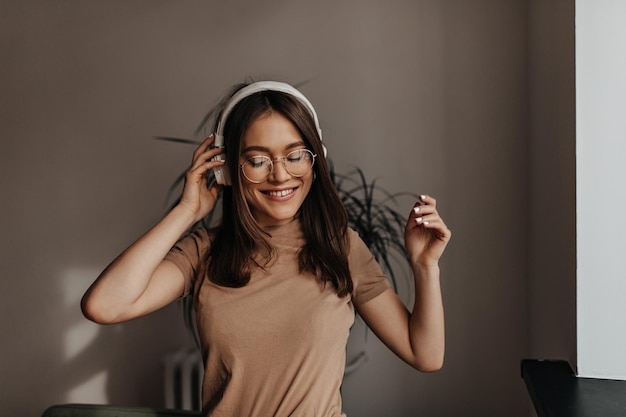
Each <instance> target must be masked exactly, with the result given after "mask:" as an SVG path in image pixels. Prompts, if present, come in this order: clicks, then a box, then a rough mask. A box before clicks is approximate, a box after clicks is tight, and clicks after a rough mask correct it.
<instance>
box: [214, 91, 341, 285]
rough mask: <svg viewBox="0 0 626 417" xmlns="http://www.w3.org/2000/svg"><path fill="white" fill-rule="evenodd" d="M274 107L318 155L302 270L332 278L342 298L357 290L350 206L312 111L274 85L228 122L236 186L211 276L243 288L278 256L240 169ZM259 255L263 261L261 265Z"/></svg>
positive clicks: (304, 216) (225, 202)
mask: <svg viewBox="0 0 626 417" xmlns="http://www.w3.org/2000/svg"><path fill="white" fill-rule="evenodd" d="M243 86H244V85H239V86H237V89H239V88H242V87H243ZM237 89H236V90H235V91H233V92H232V94H234V93H235V92H236V91H237ZM272 112H276V113H279V114H281V115H282V116H284V117H286V118H287V119H288V120H289V121H290V122H291V123H293V125H294V126H295V128H296V129H297V130H298V132H299V133H300V136H301V137H302V139H303V140H304V142H305V144H306V146H307V148H308V149H310V150H311V151H312V152H313V153H314V154H317V158H316V162H315V164H314V165H313V172H314V176H315V177H314V178H315V180H314V181H313V182H312V185H311V189H310V191H309V193H308V195H307V196H306V198H305V200H304V202H303V204H302V206H301V207H300V212H299V217H300V221H301V224H302V229H303V233H304V237H305V241H306V243H305V245H304V247H303V248H302V249H301V250H300V252H299V254H298V259H299V268H300V271H301V272H304V271H307V272H311V273H313V274H314V275H316V276H317V277H318V279H320V280H321V281H322V282H323V283H327V282H330V283H331V284H332V285H333V286H334V287H335V289H336V291H337V295H338V296H340V297H343V296H345V295H347V294H349V293H351V292H352V290H353V285H352V279H351V277H350V272H349V268H348V251H349V237H348V233H347V229H348V216H347V213H346V210H345V208H344V206H343V203H342V202H341V198H340V197H339V195H338V193H337V191H336V189H335V186H334V184H333V181H332V179H331V176H330V170H329V167H328V164H327V162H326V158H325V157H324V149H323V147H322V144H321V138H320V137H319V134H318V132H317V129H316V127H315V122H314V120H313V117H312V115H311V114H310V112H309V111H308V109H307V108H306V107H305V106H304V105H303V104H302V103H301V102H300V101H299V100H298V99H296V98H295V97H293V96H291V95H289V94H286V93H282V92H278V91H272V90H267V91H261V92H258V93H254V94H252V95H250V96H249V97H246V98H244V99H243V100H242V101H240V102H239V103H238V104H237V105H236V106H235V107H234V108H233V110H232V112H231V113H230V115H229V117H228V120H226V123H225V125H224V146H225V153H226V166H227V168H228V171H229V174H230V178H231V183H232V186H231V187H224V189H223V190H222V193H223V195H222V222H221V224H220V225H218V226H217V227H216V228H215V230H213V233H212V234H213V236H214V238H213V242H212V244H211V249H210V251H209V252H208V254H207V258H206V259H205V265H206V270H207V275H208V278H209V279H210V280H211V281H212V282H213V283H215V284H218V285H222V286H227V287H242V286H244V285H246V284H247V283H248V282H249V281H250V274H251V272H252V270H253V268H263V267H264V266H266V265H268V264H269V263H270V262H271V261H272V260H273V259H274V258H275V256H276V252H275V249H274V248H273V247H272V245H271V243H270V241H269V235H268V234H267V233H266V232H265V231H264V230H263V229H262V228H261V227H260V226H259V225H258V223H257V222H256V220H255V219H254V217H253V216H252V213H251V211H250V208H249V206H248V203H247V201H246V199H245V196H244V191H243V183H242V177H241V171H240V169H239V155H240V153H241V147H242V142H243V137H244V135H245V133H246V130H247V129H248V127H249V126H250V125H251V124H252V123H253V122H254V121H256V120H257V119H258V118H259V117H262V116H265V115H268V114H270V113H272ZM255 259H262V260H264V261H263V262H262V263H261V264H260V263H259V262H257V261H256V260H255Z"/></svg>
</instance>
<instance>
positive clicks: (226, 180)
mask: <svg viewBox="0 0 626 417" xmlns="http://www.w3.org/2000/svg"><path fill="white" fill-rule="evenodd" d="M267 90H271V91H279V92H281V93H287V94H289V95H291V96H293V97H295V98H297V99H298V100H299V101H300V102H301V103H302V104H304V105H305V107H306V108H307V109H308V110H309V112H310V113H311V115H312V116H313V120H314V121H315V128H316V129H317V133H318V134H319V137H320V139H321V138H322V129H321V128H320V124H319V121H318V119H317V113H315V109H314V108H313V105H312V104H311V102H310V101H309V100H308V99H307V98H306V97H305V96H304V94H302V93H301V92H300V91H298V90H296V89H295V88H294V87H292V86H291V85H289V84H286V83H281V82H277V81H259V82H256V83H252V84H250V85H247V86H246V87H244V88H242V89H241V90H239V91H237V92H236V93H235V94H234V95H233V96H232V97H231V98H230V100H229V101H228V103H227V104H226V106H225V107H224V110H223V111H222V114H221V116H220V118H219V120H218V121H217V130H216V132H215V142H214V145H213V146H215V147H216V148H223V147H224V125H225V124H226V120H228V116H229V114H230V112H231V111H232V110H233V108H234V107H235V106H236V105H237V103H239V102H240V101H241V100H243V99H244V98H246V97H248V96H250V95H252V94H254V93H258V92H259V91H267ZM322 147H323V148H324V156H326V147H324V145H322ZM213 160H214V161H225V160H226V157H225V156H224V154H220V155H217V156H215V157H214V158H213ZM213 173H214V174H215V181H216V182H217V183H218V184H223V185H231V181H230V177H229V175H228V169H227V167H226V166H221V167H217V168H214V169H213Z"/></svg>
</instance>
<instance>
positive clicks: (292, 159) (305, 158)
mask: <svg viewBox="0 0 626 417" xmlns="http://www.w3.org/2000/svg"><path fill="white" fill-rule="evenodd" d="M314 161H315V156H314V155H313V153H312V152H311V151H309V150H308V149H298V150H297V151H293V152H290V153H288V154H287V156H286V157H285V168H286V169H287V172H289V173H290V174H291V175H293V176H294V177H301V176H303V175H306V174H307V173H308V172H309V171H310V170H311V167H312V166H313V162H314Z"/></svg>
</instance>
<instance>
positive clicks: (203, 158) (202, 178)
mask: <svg viewBox="0 0 626 417" xmlns="http://www.w3.org/2000/svg"><path fill="white" fill-rule="evenodd" d="M214 140H215V137H214V135H211V136H209V137H208V138H206V139H205V140H204V141H203V142H202V143H201V144H200V146H198V148H196V150H195V151H194V153H193V159H192V162H191V167H190V168H189V169H188V170H187V173H186V174H185V186H184V188H183V194H182V196H181V198H180V202H179V203H178V206H179V207H182V208H185V209H187V210H189V211H191V213H192V215H193V217H194V220H195V221H196V222H197V221H200V220H202V219H203V218H204V217H206V216H207V215H208V214H209V213H210V212H211V210H213V207H215V201H216V200H217V196H218V195H219V193H220V191H221V189H222V188H223V186H222V185H220V184H218V183H217V182H214V183H213V184H212V185H211V187H207V172H208V171H209V170H210V169H213V168H215V167H219V166H223V165H224V163H225V161H213V160H212V159H213V157H215V156H216V155H219V154H222V153H224V148H211V149H209V147H210V146H211V144H212V143H213V142H214Z"/></svg>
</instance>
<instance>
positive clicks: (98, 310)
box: [80, 294, 118, 324]
mask: <svg viewBox="0 0 626 417" xmlns="http://www.w3.org/2000/svg"><path fill="white" fill-rule="evenodd" d="M80 310H81V311H82V313H83V316H85V318H86V319H87V320H90V321H93V322H94V323H96V324H114V323H117V322H118V320H115V318H114V317H112V316H111V314H107V312H108V311H109V309H107V308H103V307H102V306H98V303H97V302H96V301H95V300H93V299H91V298H90V297H89V294H85V295H84V296H83V299H82V300H81V302H80Z"/></svg>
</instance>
